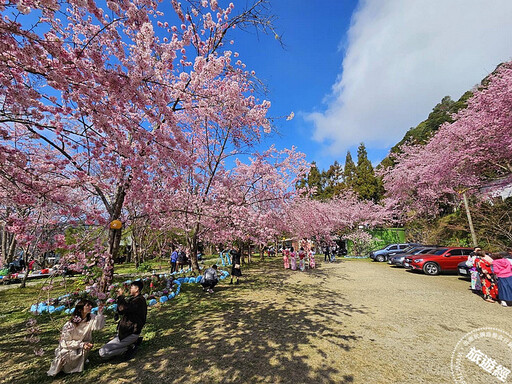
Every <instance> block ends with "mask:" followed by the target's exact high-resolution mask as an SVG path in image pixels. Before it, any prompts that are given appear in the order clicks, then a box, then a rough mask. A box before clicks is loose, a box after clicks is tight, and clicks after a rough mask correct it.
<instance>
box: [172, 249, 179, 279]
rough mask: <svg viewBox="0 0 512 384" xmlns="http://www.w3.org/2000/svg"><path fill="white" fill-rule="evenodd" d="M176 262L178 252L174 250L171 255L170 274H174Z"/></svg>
mask: <svg viewBox="0 0 512 384" xmlns="http://www.w3.org/2000/svg"><path fill="white" fill-rule="evenodd" d="M177 261H178V250H177V249H175V250H173V251H172V253H171V273H174V272H176V270H177V269H176V263H177Z"/></svg>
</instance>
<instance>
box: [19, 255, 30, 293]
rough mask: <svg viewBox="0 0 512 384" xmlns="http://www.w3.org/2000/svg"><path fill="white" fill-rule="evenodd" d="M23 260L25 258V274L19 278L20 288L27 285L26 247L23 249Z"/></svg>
mask: <svg viewBox="0 0 512 384" xmlns="http://www.w3.org/2000/svg"><path fill="white" fill-rule="evenodd" d="M23 260H25V275H24V276H23V279H21V284H20V288H25V287H26V285H27V277H28V272H29V271H28V247H27V248H26V249H23Z"/></svg>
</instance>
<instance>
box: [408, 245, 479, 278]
mask: <svg viewBox="0 0 512 384" xmlns="http://www.w3.org/2000/svg"><path fill="white" fill-rule="evenodd" d="M471 252H473V249H472V248H463V247H447V248H439V249H437V250H435V251H433V252H432V253H427V254H424V255H416V256H409V257H406V258H405V260H404V267H406V268H409V269H414V270H420V271H423V272H425V274H427V275H438V274H439V273H440V272H447V271H457V268H458V265H459V263H460V262H462V261H466V260H467V259H468V256H469V254H470V253H471Z"/></svg>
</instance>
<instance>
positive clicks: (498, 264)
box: [466, 247, 512, 307]
mask: <svg viewBox="0 0 512 384" xmlns="http://www.w3.org/2000/svg"><path fill="white" fill-rule="evenodd" d="M466 265H467V266H468V267H469V268H470V272H471V289H472V290H473V292H475V293H478V294H480V293H481V294H482V296H483V298H484V300H485V301H487V302H489V303H495V302H496V301H499V302H500V303H501V305H503V306H504V307H507V306H509V305H511V304H512V259H510V258H509V254H508V253H507V252H497V253H491V254H489V253H485V252H484V251H482V250H481V249H480V248H478V247H477V248H475V250H474V252H472V253H471V255H470V256H469V257H468V260H467V261H466Z"/></svg>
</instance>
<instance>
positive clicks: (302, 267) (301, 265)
mask: <svg viewBox="0 0 512 384" xmlns="http://www.w3.org/2000/svg"><path fill="white" fill-rule="evenodd" d="M305 257H306V251H305V250H304V248H303V247H300V249H299V269H300V270H301V271H302V272H304V270H305V261H304V259H305Z"/></svg>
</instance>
